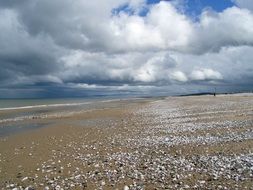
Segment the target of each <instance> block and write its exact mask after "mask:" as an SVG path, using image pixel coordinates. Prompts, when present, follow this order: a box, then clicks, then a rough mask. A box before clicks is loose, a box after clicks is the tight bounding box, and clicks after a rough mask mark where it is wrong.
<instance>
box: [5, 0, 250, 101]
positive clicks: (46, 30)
mask: <svg viewBox="0 0 253 190" xmlns="http://www.w3.org/2000/svg"><path fill="white" fill-rule="evenodd" d="M126 3H129V6H130V7H131V8H132V9H133V10H134V14H132V15H128V14H127V13H125V12H120V13H119V14H112V10H113V9H114V8H117V7H119V6H120V5H122V4H126ZM236 3H237V5H238V7H232V8H228V9H226V10H224V11H223V12H220V13H217V12H215V11H210V10H204V11H203V12H202V14H201V15H200V17H199V19H198V21H195V20H193V19H191V18H190V17H188V16H186V15H184V14H183V13H182V12H179V11H178V9H177V8H175V7H174V6H175V5H176V4H175V2H174V3H171V2H166V1H162V2H160V3H159V4H155V5H146V4H145V1H144V0H131V1H130V0H118V1H115V0H107V1H105V0H102V1H99V2H98V1H96V0H95V1H89V2H84V1H79V0H78V1H71V0H66V1H60V0H55V1H51V0H44V1H41V0H26V1H18V0H9V1H4V0H0V28H1V30H0V92H2V94H3V95H2V96H5V95H4V94H6V96H8V95H9V94H12V95H11V96H15V94H17V93H18V94H23V96H26V95H28V94H29V92H31V94H32V95H34V96H53V95H57V93H60V94H64V91H65V94H66V95H67V94H73V91H76V92H79V93H80V94H83V95H84V94H85V93H81V92H82V90H85V92H87V91H92V92H93V93H94V94H95V93H102V92H103V91H110V92H113V91H117V92H118V93H126V92H131V93H136V92H137V91H139V92H144V91H145V92H152V93H153V92H157V90H160V91H164V92H170V93H173V92H174V93H176V91H178V90H176V87H175V86H177V89H179V91H181V92H186V91H191V90H190V89H191V87H193V86H194V88H196V86H199V88H200V89H202V90H207V89H208V88H209V87H210V88H213V86H214V85H216V86H222V88H223V89H227V90H229V91H230V90H233V89H234V90H236V89H239V86H240V87H242V86H245V87H244V88H243V89H248V90H252V88H253V87H252V85H251V84H253V81H252V78H253V75H252V73H253V72H252V71H253V65H252V61H253V47H252V45H253V29H252V28H253V13H252V9H251V8H250V6H248V4H250V5H252V3H250V1H249V2H247V3H248V4H247V6H248V7H249V8H248V9H246V8H247V6H246V5H245V3H243V2H242V1H240V0H237V1H236ZM181 5H182V4H181ZM143 7H145V8H148V9H149V13H148V14H147V16H145V17H142V16H139V15H138V14H137V13H138V11H139V10H141V9H142V8H143ZM225 86H227V88H225ZM8 89H9V91H10V92H8ZM15 89H16V92H17V93H14V92H15ZM64 89H65V90H64ZM162 89H163V90H162ZM11 92H12V93H11ZM13 94H14V95H13Z"/></svg>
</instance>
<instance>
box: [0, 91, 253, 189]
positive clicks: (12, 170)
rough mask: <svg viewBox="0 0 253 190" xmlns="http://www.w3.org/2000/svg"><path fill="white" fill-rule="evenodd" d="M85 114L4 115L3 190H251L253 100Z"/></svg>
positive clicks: (98, 108)
mask: <svg viewBox="0 0 253 190" xmlns="http://www.w3.org/2000/svg"><path fill="white" fill-rule="evenodd" d="M84 107H85V106H84V105H82V106H78V105H74V106H72V107H68V108H65V107H61V108H59V109H55V108H53V109H52V108H49V109H48V110H46V111H45V110H42V111H41V110H40V109H45V108H29V109H19V110H2V111H0V116H1V118H4V119H1V120H0V131H4V132H2V133H1V134H2V136H1V137H0V188H1V189H11V190H21V189H25V190H32V189H43V190H44V189H45V190H48V189H55V190H61V189H119V190H132V189H133V190H141V189H238V190H241V189H253V95H252V94H237V95H218V96H216V97H213V96H186V97H167V98H143V99H129V100H115V101H108V102H106V101H105V102H101V103H98V104H96V105H95V106H91V107H90V108H89V109H87V108H85V109H84ZM25 112H29V114H26V115H25V116H22V114H20V113H25ZM8 115H12V119H10V118H8ZM15 115H16V116H15ZM27 126H28V127H27ZM29 126H35V127H29ZM8 127H9V128H11V129H13V130H11V131H8V129H9V128H8ZM22 128H24V129H25V130H22ZM17 129H20V130H17ZM6 131H7V132H6Z"/></svg>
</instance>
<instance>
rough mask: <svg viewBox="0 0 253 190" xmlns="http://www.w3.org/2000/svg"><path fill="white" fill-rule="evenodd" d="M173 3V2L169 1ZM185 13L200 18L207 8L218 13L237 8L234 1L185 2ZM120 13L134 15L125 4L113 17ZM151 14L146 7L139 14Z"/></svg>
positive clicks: (148, 0) (152, 0) (149, 0)
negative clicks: (233, 7)
mask: <svg viewBox="0 0 253 190" xmlns="http://www.w3.org/2000/svg"><path fill="white" fill-rule="evenodd" d="M160 1H161V0H146V3H147V5H152V4H157V3H159V2H160ZM167 1H171V2H173V0H167ZM183 2H184V8H185V10H184V11H185V13H186V14H187V15H190V16H193V17H195V16H198V15H200V14H201V12H202V10H203V9H205V8H211V9H213V10H215V11H217V12H222V11H223V10H225V9H227V8H229V7H232V6H235V4H234V3H233V2H232V0H184V1H183ZM120 12H125V13H127V14H129V15H133V14H134V13H135V12H134V10H133V9H132V8H131V7H130V6H129V5H128V4H124V5H121V6H119V7H117V8H115V9H113V10H112V14H113V15H117V14H119V13H120ZM148 12H149V9H148V7H144V8H143V9H141V10H140V12H139V13H138V14H139V15H140V16H146V15H147V13H148Z"/></svg>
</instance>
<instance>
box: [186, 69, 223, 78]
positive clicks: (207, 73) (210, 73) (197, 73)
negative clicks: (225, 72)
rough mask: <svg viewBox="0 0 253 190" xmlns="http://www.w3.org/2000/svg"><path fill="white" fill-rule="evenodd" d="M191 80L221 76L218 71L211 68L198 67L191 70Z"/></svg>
mask: <svg viewBox="0 0 253 190" xmlns="http://www.w3.org/2000/svg"><path fill="white" fill-rule="evenodd" d="M190 77H191V79H192V80H217V79H218V80H221V79H222V78H223V77H222V75H221V74H220V73H219V72H218V71H214V70H212V69H198V70H194V71H192V73H191V75H190Z"/></svg>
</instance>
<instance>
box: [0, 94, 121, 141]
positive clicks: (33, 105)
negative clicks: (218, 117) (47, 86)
mask: <svg viewBox="0 0 253 190" xmlns="http://www.w3.org/2000/svg"><path fill="white" fill-rule="evenodd" d="M117 100H119V99H117V98H116V97H103V98H102V97H100V98H74V99H70V98H66V99H0V137H3V136H8V135H11V134H15V133H19V132H23V131H27V130H31V129H36V128H40V127H45V126H47V124H44V123H43V122H42V123H41V122H37V121H38V120H37V119H39V120H41V119H42V120H44V119H46V120H45V121H47V120H48V119H52V120H54V119H57V118H61V117H66V116H71V115H73V114H76V113H80V112H85V111H87V110H92V109H102V108H105V107H113V106H117V104H115V103H111V102H114V101H117Z"/></svg>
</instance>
